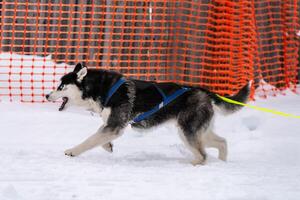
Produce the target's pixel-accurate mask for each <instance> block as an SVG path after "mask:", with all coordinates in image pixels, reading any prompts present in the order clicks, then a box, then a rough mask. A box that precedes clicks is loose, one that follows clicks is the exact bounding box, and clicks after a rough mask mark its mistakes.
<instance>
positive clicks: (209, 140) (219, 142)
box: [203, 130, 227, 161]
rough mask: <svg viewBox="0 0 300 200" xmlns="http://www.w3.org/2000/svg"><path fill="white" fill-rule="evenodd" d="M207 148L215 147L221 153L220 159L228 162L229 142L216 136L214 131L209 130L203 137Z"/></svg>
mask: <svg viewBox="0 0 300 200" xmlns="http://www.w3.org/2000/svg"><path fill="white" fill-rule="evenodd" d="M203 140H204V144H205V147H213V148H216V149H218V151H219V159H220V160H223V161H226V160H227V142H226V140H225V139H224V138H222V137H220V136H218V135H217V134H215V133H214V132H213V131H212V130H208V131H207V132H206V133H205V134H204V136H203Z"/></svg>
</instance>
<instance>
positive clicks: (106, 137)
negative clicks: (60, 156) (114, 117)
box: [65, 126, 122, 156]
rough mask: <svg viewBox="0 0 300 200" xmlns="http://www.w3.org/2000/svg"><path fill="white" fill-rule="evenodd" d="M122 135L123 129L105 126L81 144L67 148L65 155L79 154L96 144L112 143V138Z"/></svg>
mask: <svg viewBox="0 0 300 200" xmlns="http://www.w3.org/2000/svg"><path fill="white" fill-rule="evenodd" d="M121 135H122V129H120V128H111V127H109V126H105V127H103V128H100V129H99V130H98V131H97V132H96V133H95V134H94V135H92V136H90V137H89V138H87V139H86V140H85V141H83V142H82V143H81V144H79V145H77V146H75V147H73V148H71V149H68V150H66V151H65V155H68V156H78V155H79V154H81V153H83V152H85V151H87V150H89V149H92V148H94V147H96V146H100V145H105V144H107V143H110V142H111V141H112V140H114V139H116V138H118V137H120V136H121Z"/></svg>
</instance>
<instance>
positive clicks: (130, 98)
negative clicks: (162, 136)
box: [46, 63, 250, 165]
mask: <svg viewBox="0 0 300 200" xmlns="http://www.w3.org/2000/svg"><path fill="white" fill-rule="evenodd" d="M121 78H122V79H124V80H125V82H124V84H122V85H121V86H120V87H119V88H118V89H117V90H116V91H115V92H114V93H113V94H112V96H111V98H110V99H109V101H108V102H106V103H105V100H106V98H107V95H108V93H109V91H110V90H111V88H112V87H113V86H114V85H115V84H116V82H117V81H118V80H120V79H121ZM182 87H183V86H180V85H178V84H175V83H154V82H148V81H141V80H134V79H128V78H125V77H123V76H122V75H121V74H119V73H117V72H112V71H105V70H96V69H87V67H85V66H83V65H82V64H80V63H79V64H77V65H76V67H75V69H74V71H73V72H70V73H68V74H66V75H64V76H63V77H62V78H61V83H60V85H59V86H58V88H57V90H55V91H53V92H51V93H50V94H48V95H46V98H47V100H49V101H55V100H57V99H59V98H62V99H63V103H62V105H61V107H60V108H59V110H63V109H65V108H67V107H68V106H70V105H78V106H83V107H85V108H87V109H89V110H92V111H93V112H96V113H99V114H100V116H101V117H102V118H103V121H104V124H103V125H102V126H101V127H100V128H99V129H98V130H97V131H96V133H95V134H93V135H92V136H90V137H89V138H87V139H86V140H85V141H83V142H82V143H81V144H79V145H77V146H75V147H73V148H71V149H68V150H66V151H65V154H66V155H68V156H78V155H79V154H81V153H83V152H85V151H87V150H89V149H92V148H94V147H96V146H100V145H101V146H103V148H104V149H105V150H107V151H110V152H112V150H113V149H112V148H113V146H112V143H111V142H112V141H113V140H114V139H116V138H118V137H120V136H121V135H122V133H123V130H124V128H125V127H126V126H127V125H128V124H131V126H132V127H134V128H138V129H147V128H151V127H154V126H157V125H159V124H162V123H164V122H166V121H168V120H171V119H175V121H176V124H177V126H178V130H179V133H180V136H181V137H182V139H183V141H184V143H185V144H186V146H187V147H188V148H189V149H190V150H191V152H192V153H193V154H194V156H195V160H193V161H192V164H194V165H196V164H204V163H205V160H206V152H205V147H214V148H217V149H218V151H219V159H221V160H224V161H225V160H226V157H227V144H226V140H225V139H224V138H222V137H220V136H218V135H217V134H216V133H214V131H213V122H214V114H215V112H216V110H220V111H221V112H224V113H233V112H234V111H237V110H238V109H240V108H241V106H238V105H234V104H230V103H227V102H224V101H223V100H221V99H220V98H219V97H218V96H217V95H216V94H214V93H212V92H209V91H207V90H204V89H202V88H197V87H190V89H189V90H187V91H186V92H184V93H183V94H181V95H179V96H178V97H177V98H175V99H174V100H173V101H171V102H169V103H168V105H166V106H164V107H162V108H160V109H159V110H158V111H157V112H155V113H154V114H153V115H151V116H149V117H147V118H145V119H143V120H142V121H140V122H135V123H132V120H133V119H134V118H135V117H136V116H138V115H140V114H141V113H144V112H147V111H149V110H151V109H152V108H153V107H155V106H157V105H159V104H160V103H161V102H162V101H163V96H162V92H163V93H164V94H167V95H168V94H172V93H173V92H175V91H177V90H179V89H180V88H182ZM249 88H250V84H247V85H246V86H245V87H243V88H242V89H241V90H240V91H239V92H238V93H237V94H236V95H234V96H231V97H228V98H230V99H233V100H237V101H240V102H246V101H247V99H248V97H249V91H250V89H249Z"/></svg>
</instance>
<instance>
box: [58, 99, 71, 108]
mask: <svg viewBox="0 0 300 200" xmlns="http://www.w3.org/2000/svg"><path fill="white" fill-rule="evenodd" d="M62 100H63V102H62V104H61V106H60V107H59V109H58V110H59V111H62V110H63V109H64V108H65V105H66V103H68V100H69V99H68V97H63V98H62Z"/></svg>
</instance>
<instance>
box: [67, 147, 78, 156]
mask: <svg viewBox="0 0 300 200" xmlns="http://www.w3.org/2000/svg"><path fill="white" fill-rule="evenodd" d="M65 155H66V156H71V157H75V156H78V155H79V153H78V152H76V150H75V149H67V150H65Z"/></svg>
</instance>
